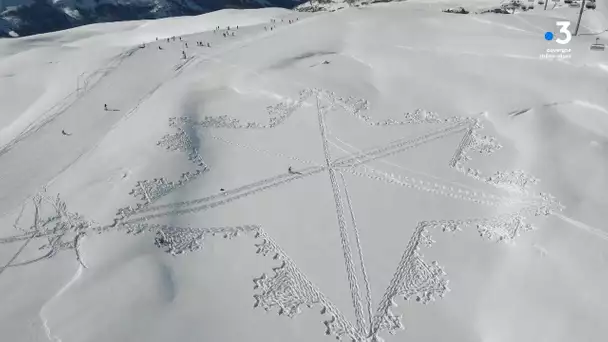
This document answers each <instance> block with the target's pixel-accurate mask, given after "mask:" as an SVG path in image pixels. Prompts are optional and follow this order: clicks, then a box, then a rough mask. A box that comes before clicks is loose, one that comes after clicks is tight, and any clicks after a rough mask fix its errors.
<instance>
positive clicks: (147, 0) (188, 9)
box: [0, 0, 303, 37]
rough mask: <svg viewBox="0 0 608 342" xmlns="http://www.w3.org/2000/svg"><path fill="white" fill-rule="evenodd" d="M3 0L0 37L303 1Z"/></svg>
mask: <svg viewBox="0 0 608 342" xmlns="http://www.w3.org/2000/svg"><path fill="white" fill-rule="evenodd" d="M9 1H10V0H3V1H2V2H0V11H1V12H0V37H23V36H30V35H34V34H41V33H48V32H55V31H60V30H65V29H69V28H73V27H78V26H82V25H87V24H93V23H102V22H115V21H125V20H141V19H160V18H166V17H176V16H188V15H199V14H203V13H208V12H212V11H216V10H220V9H229V8H231V9H251V8H262V7H282V8H293V7H295V6H297V5H299V4H300V3H302V2H303V1H302V0H27V1H20V0H13V1H12V2H9Z"/></svg>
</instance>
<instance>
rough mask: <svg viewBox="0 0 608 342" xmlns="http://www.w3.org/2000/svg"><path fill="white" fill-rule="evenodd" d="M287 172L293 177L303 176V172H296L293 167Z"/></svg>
mask: <svg viewBox="0 0 608 342" xmlns="http://www.w3.org/2000/svg"><path fill="white" fill-rule="evenodd" d="M287 172H289V173H290V174H292V175H301V174H302V173H301V172H298V171H294V170H293V169H292V168H291V166H290V167H289V168H288V169H287Z"/></svg>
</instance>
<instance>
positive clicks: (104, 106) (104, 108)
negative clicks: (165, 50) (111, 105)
mask: <svg viewBox="0 0 608 342" xmlns="http://www.w3.org/2000/svg"><path fill="white" fill-rule="evenodd" d="M159 47H160V46H159ZM103 110H105V111H108V105H107V104H105V103H104V104H103Z"/></svg>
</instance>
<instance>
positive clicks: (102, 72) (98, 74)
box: [0, 48, 139, 157]
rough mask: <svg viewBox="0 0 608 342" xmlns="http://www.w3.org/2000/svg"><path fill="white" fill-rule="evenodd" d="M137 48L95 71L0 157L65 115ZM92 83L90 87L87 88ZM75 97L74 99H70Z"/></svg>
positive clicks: (6, 146)
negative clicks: (82, 88) (80, 86)
mask: <svg viewBox="0 0 608 342" xmlns="http://www.w3.org/2000/svg"><path fill="white" fill-rule="evenodd" d="M137 50H139V48H131V49H129V50H127V51H126V52H123V53H121V54H119V55H117V56H116V57H114V58H112V59H110V62H109V63H108V64H106V65H104V66H103V67H101V68H99V69H97V70H95V71H94V72H92V73H91V74H89V76H88V77H87V78H86V79H85V81H84V84H86V85H87V87H86V88H85V89H84V91H82V90H75V91H73V92H71V93H69V94H68V95H67V96H66V97H64V98H63V99H61V100H60V101H59V102H56V103H55V104H54V105H52V106H51V107H50V108H48V109H47V110H45V111H44V112H43V113H42V115H41V116H40V118H39V119H37V120H35V121H34V122H32V123H30V124H29V125H28V126H26V128H25V129H24V130H23V131H22V132H21V133H19V134H18V135H17V137H15V138H13V139H12V140H11V141H9V142H8V143H6V144H5V145H4V146H3V147H2V148H0V157H1V156H2V155H3V154H5V153H7V152H8V151H10V150H11V149H12V148H13V146H15V145H16V144H18V143H19V142H20V141H22V140H23V139H26V138H27V137H29V136H30V135H32V134H34V133H36V132H38V131H40V130H41V129H42V128H43V127H45V126H46V125H48V124H49V123H51V122H53V121H54V120H55V119H57V118H58V117H60V116H61V114H63V113H65V112H66V111H67V110H68V109H70V108H71V107H72V105H74V104H75V103H76V102H77V101H78V100H80V99H81V98H82V97H84V96H86V94H87V93H88V92H89V91H91V90H93V89H94V88H95V87H96V86H97V85H98V84H99V83H100V82H101V81H102V80H103V79H104V78H105V77H107V76H108V75H110V74H111V73H112V72H114V71H115V70H116V69H118V67H120V65H121V64H122V62H124V61H125V60H126V59H127V58H129V57H131V56H132V55H133V54H134V53H135V52H136V51H137ZM91 82H92V85H91V86H88V85H89V84H90V83H91ZM73 97H75V98H74V99H72V98H73Z"/></svg>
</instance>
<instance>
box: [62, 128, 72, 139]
mask: <svg viewBox="0 0 608 342" xmlns="http://www.w3.org/2000/svg"><path fill="white" fill-rule="evenodd" d="M61 134H63V135H65V136H68V137H69V136H70V135H72V134H71V133H66V132H65V130H63V129H62V130H61Z"/></svg>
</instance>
